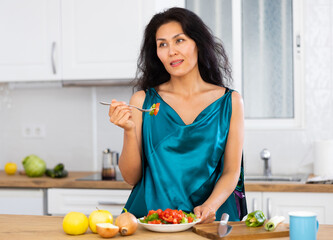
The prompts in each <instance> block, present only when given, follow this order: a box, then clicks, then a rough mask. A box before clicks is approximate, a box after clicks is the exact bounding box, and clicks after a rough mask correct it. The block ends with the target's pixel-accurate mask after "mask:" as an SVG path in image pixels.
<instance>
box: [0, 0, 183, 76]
mask: <svg viewBox="0 0 333 240" xmlns="http://www.w3.org/2000/svg"><path fill="white" fill-rule="evenodd" d="M172 6H180V7H184V6H185V0H173V1H161V0H136V1H133V0H118V1H116V0H113V1H110V0H47V1H45V0H2V1H0V32H1V33H2V34H1V38H0V52H1V54H0V81H2V82H4V81H23V80H26V81H29V80H104V79H132V78H133V77H134V76H135V72H136V67H137V66H136V63H137V58H138V54H139V50H140V45H141V39H142V36H143V31H144V27H145V25H146V24H147V23H148V21H149V19H150V18H151V17H152V15H153V14H155V13H156V12H158V11H160V10H162V9H164V8H168V7H172Z"/></svg>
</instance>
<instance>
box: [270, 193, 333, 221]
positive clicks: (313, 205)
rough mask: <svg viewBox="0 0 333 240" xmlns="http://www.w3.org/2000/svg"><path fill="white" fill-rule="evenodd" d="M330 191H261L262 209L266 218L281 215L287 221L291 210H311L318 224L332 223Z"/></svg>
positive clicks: (332, 199) (331, 196) (332, 198)
mask: <svg viewBox="0 0 333 240" xmlns="http://www.w3.org/2000/svg"><path fill="white" fill-rule="evenodd" d="M332 202H333V194H332V193H296V192H285V193H281V192H263V210H264V213H265V214H266V217H267V218H270V217H274V216H276V215H281V216H284V217H285V218H286V221H285V222H287V223H289V215H288V213H289V212H291V211H311V212H314V213H316V214H317V219H318V221H319V223H320V224H333V217H332V213H333V205H332Z"/></svg>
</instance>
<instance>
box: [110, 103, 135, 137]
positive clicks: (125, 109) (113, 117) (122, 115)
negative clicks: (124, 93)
mask: <svg viewBox="0 0 333 240" xmlns="http://www.w3.org/2000/svg"><path fill="white" fill-rule="evenodd" d="M109 116H110V122H112V123H113V124H115V125H117V126H119V127H121V128H123V129H124V130H132V129H134V127H135V124H134V122H133V120H132V109H131V107H129V106H128V105H127V104H126V103H125V102H119V101H117V100H116V99H112V102H111V105H110V109H109Z"/></svg>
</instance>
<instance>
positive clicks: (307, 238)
mask: <svg viewBox="0 0 333 240" xmlns="http://www.w3.org/2000/svg"><path fill="white" fill-rule="evenodd" d="M288 214H289V236H290V240H316V239H317V232H318V228H319V223H318V220H317V215H316V213H313V212H306V211H296V212H289V213H288Z"/></svg>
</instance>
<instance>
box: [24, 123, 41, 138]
mask: <svg viewBox="0 0 333 240" xmlns="http://www.w3.org/2000/svg"><path fill="white" fill-rule="evenodd" d="M22 136H23V137H25V138H44V137H45V136H46V131H45V125H44V124H24V125H23V126H22Z"/></svg>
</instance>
